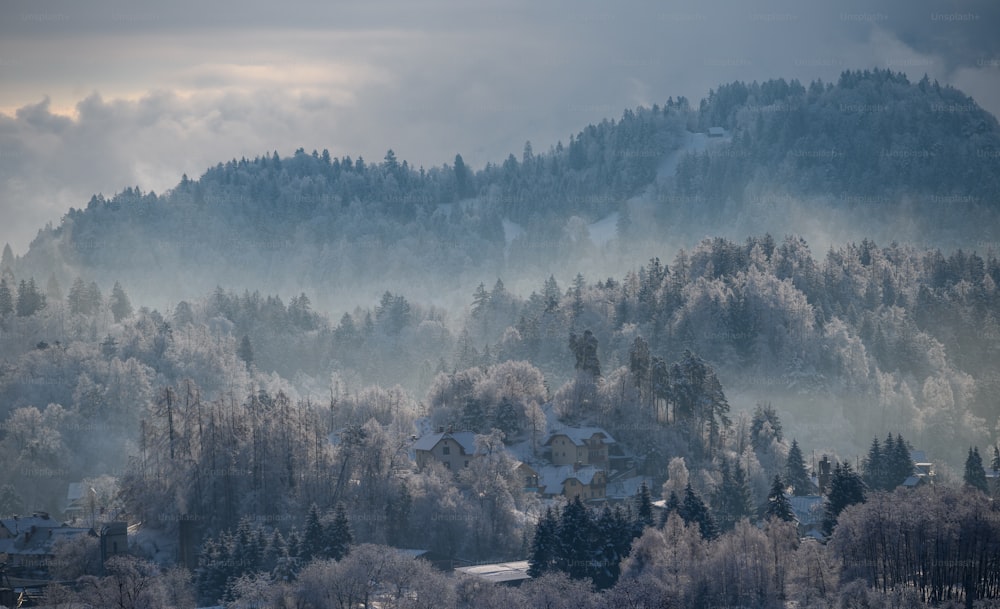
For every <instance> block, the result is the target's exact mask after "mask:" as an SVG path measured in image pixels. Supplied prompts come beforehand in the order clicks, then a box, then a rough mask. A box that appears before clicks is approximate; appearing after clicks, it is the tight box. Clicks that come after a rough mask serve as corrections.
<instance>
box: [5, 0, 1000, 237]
mask: <svg viewBox="0 0 1000 609" xmlns="http://www.w3.org/2000/svg"><path fill="white" fill-rule="evenodd" d="M935 5H939V6H948V7H949V8H948V9H946V10H941V9H940V8H934V7H935ZM963 7H970V8H969V11H971V12H974V13H976V14H979V15H980V17H979V19H978V20H972V21H968V20H967V21H965V22H962V21H957V20H954V19H951V20H942V19H932V18H931V15H932V13H934V14H937V13H940V14H951V13H955V14H961V13H962V11H964V10H965V8H963ZM969 11H966V12H969ZM925 17H926V19H925ZM997 24H998V20H997V9H995V8H993V7H991V6H990V3H989V2H986V1H980V0H976V1H974V2H965V3H962V2H957V3H951V4H943V3H940V2H939V1H937V0H920V1H919V2H917V3H912V2H910V1H909V0H906V2H904V1H903V0H883V1H881V2H878V3H875V4H873V3H870V2H865V3H862V2H860V0H851V1H850V2H848V3H846V4H838V5H836V6H829V7H828V6H824V5H820V6H816V5H812V4H803V3H800V2H789V1H786V0H765V1H763V2H754V3H752V4H746V3H742V2H735V1H733V0H708V1H706V2H695V1H687V2H682V3H671V4H670V5H669V6H667V5H663V3H660V2H651V1H631V2H624V3H619V4H615V5H610V4H607V3H605V2H596V1H583V2H569V1H568V0H561V1H557V2H551V3H529V2H527V1H526V0H525V1H520V2H500V1H499V0H496V1H491V2H487V3H477V4H476V5H475V6H474V7H473V6H470V5H469V4H468V3H463V2H458V1H457V0H448V1H446V0H439V1H437V2H432V3H421V4H420V5H417V4H415V3H403V2H398V1H380V2H366V3H358V4H356V5H349V6H343V5H341V3H327V2H320V1H318V0H316V1H307V2H298V3H295V4H293V5H287V4H279V3H271V4H268V5H266V6H254V5H248V4H246V3H239V4H236V3H232V2H210V3H202V2H195V1H194V0H182V1H180V2H177V3H171V4H170V6H161V5H157V4H152V3H148V4H146V3H137V2H135V1H133V0H129V1H127V2H126V1H124V0H122V1H118V0H99V1H97V2H90V3H80V2H77V1H76V0H7V1H6V2H4V3H3V5H2V6H0V82H3V83H4V86H3V87H0V108H7V111H6V112H7V113H8V114H7V115H6V116H3V115H0V216H3V218H4V222H2V223H0V242H4V241H9V242H11V244H12V245H13V246H14V247H15V249H16V250H18V251H23V250H24V249H25V248H26V246H27V244H28V241H29V240H30V238H31V237H32V236H33V235H34V232H35V231H36V230H37V228H39V227H40V226H41V225H42V224H44V223H45V222H47V221H52V222H57V221H58V220H59V218H60V216H61V215H62V214H63V213H65V211H66V210H67V209H68V208H69V207H70V206H76V207H80V206H83V205H85V204H86V201H87V200H88V199H89V197H90V195H91V194H93V193H96V192H103V193H105V194H106V195H107V194H111V193H113V192H115V191H117V190H120V189H121V188H123V187H124V186H126V185H139V186H140V187H142V188H143V189H145V190H150V189H152V190H156V191H162V190H163V189H166V188H169V187H171V186H173V185H175V184H176V183H177V181H178V180H179V177H180V175H181V173H185V172H186V173H187V174H188V175H189V176H192V177H194V176H197V175H199V174H200V173H201V172H202V171H203V170H204V169H205V168H206V167H207V166H209V165H213V164H215V163H217V162H219V161H225V160H227V159H230V158H233V157H240V156H248V157H252V156H255V155H258V154H261V153H264V152H266V151H270V150H277V151H279V153H281V154H290V153H292V152H293V151H294V150H295V149H296V148H298V147H300V146H301V147H304V148H305V149H306V150H312V149H314V148H315V149H320V150H321V149H323V148H329V149H330V151H331V153H333V154H336V155H345V154H349V155H351V156H354V157H356V156H357V155H359V154H360V155H363V156H364V157H365V158H366V159H367V160H369V161H373V160H375V161H377V160H380V159H381V158H382V155H383V154H384V153H385V151H386V149H388V148H393V149H394V150H395V152H396V154H397V156H398V157H399V158H401V159H408V160H409V161H410V162H411V163H414V164H416V165H424V166H430V165H437V164H440V163H443V162H450V161H451V159H452V158H453V157H454V155H455V153H461V154H462V155H463V157H464V158H465V160H466V162H468V163H470V164H472V165H473V166H482V165H483V164H484V163H486V162H490V161H493V162H499V161H502V160H503V158H504V157H506V155H507V154H508V153H514V154H520V150H521V147H522V146H523V144H524V142H525V140H529V139H530V140H531V141H532V143H533V144H534V146H535V148H536V150H542V149H545V148H547V147H548V146H549V145H553V144H554V143H555V142H556V141H557V140H563V141H564V142H565V141H566V139H567V138H568V136H569V134H570V133H572V132H576V131H578V130H579V129H581V128H583V127H584V126H585V125H586V124H587V123H590V122H595V121H599V120H601V119H603V118H615V117H617V116H620V114H621V112H622V110H624V109H625V108H626V107H631V106H635V105H637V104H650V103H654V102H662V101H664V100H665V99H666V98H667V97H668V96H677V95H685V96H687V97H689V98H690V99H691V100H692V101H693V102H697V100H698V99H699V98H700V97H702V96H704V95H706V94H707V92H708V90H709V88H712V87H715V86H717V85H719V84H721V83H724V82H728V81H732V80H735V79H741V80H748V81H749V80H755V79H756V80H762V79H767V78H772V77H784V78H799V79H800V80H803V81H806V82H808V81H810V80H813V79H816V78H822V79H823V80H826V81H830V80H836V78H837V77H838V75H839V74H840V72H841V71H843V70H845V69H855V68H870V67H881V68H884V67H891V68H893V69H897V70H902V71H905V72H907V73H908V74H910V76H911V78H919V77H920V76H921V75H922V74H923V73H925V72H926V73H928V74H930V75H931V76H932V77H933V78H938V79H940V80H942V81H943V82H954V83H955V84H958V85H960V86H966V87H968V91H969V92H970V93H972V94H974V95H976V97H977V99H980V100H981V102H982V103H984V105H986V106H987V107H988V108H989V109H991V110H992V111H994V112H996V111H997V110H998V109H1000V99H998V97H1000V96H998V95H997V94H996V91H997V90H1000V87H998V86H997V85H998V84H1000V79H998V75H1000V61H995V62H991V58H996V57H997V44H998V43H997V41H996V40H994V38H996V37H990V36H987V35H986V34H987V30H988V29H989V28H988V27H987V26H995V25H997ZM963 28H964V29H963ZM993 29H994V30H995V27H994V28H993ZM954 32H964V33H965V34H967V36H966V38H964V39H963V40H961V41H960V42H954V41H950V40H949V39H948V37H949V36H951V34H952V33H954ZM43 100H44V101H43Z"/></svg>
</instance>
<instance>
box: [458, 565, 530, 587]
mask: <svg viewBox="0 0 1000 609" xmlns="http://www.w3.org/2000/svg"><path fill="white" fill-rule="evenodd" d="M528 568H529V564H528V561H526V560H518V561H514V562H501V563H496V564H492V565H473V566H471V567H458V568H457V569H455V570H456V571H458V572H459V573H464V574H465V575H473V576H475V577H479V578H482V579H485V580H487V581H491V582H493V583H495V584H499V583H504V582H515V581H521V580H525V579H531V576H530V575H528Z"/></svg>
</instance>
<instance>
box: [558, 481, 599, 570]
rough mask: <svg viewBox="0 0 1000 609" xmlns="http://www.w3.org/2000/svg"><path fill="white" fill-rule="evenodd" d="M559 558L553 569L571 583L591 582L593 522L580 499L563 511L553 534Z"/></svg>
mask: <svg viewBox="0 0 1000 609" xmlns="http://www.w3.org/2000/svg"><path fill="white" fill-rule="evenodd" d="M556 535H557V536H558V538H559V555H558V558H557V560H556V566H557V567H558V568H559V570H560V571H562V572H563V573H566V574H567V575H569V576H570V577H571V578H572V579H591V577H592V574H593V567H594V537H595V535H594V520H593V518H592V517H591V515H590V510H588V509H587V506H585V505H583V502H582V501H581V500H580V497H579V496H577V497H574V498H573V501H570V502H569V504H567V505H566V507H565V508H564V509H563V512H562V517H561V518H560V519H559V528H558V530H557V531H556Z"/></svg>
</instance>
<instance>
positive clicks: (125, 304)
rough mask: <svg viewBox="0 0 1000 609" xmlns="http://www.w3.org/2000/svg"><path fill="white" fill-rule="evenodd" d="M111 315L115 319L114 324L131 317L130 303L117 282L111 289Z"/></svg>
mask: <svg viewBox="0 0 1000 609" xmlns="http://www.w3.org/2000/svg"><path fill="white" fill-rule="evenodd" d="M111 314H112V315H113V316H114V318H115V323H118V322H120V321H121V320H123V319H125V318H128V317H132V303H131V302H130V301H129V299H128V295H127V294H125V290H124V289H123V288H122V286H121V284H120V283H118V282H117V281H116V282H115V285H114V287H113V288H112V289H111Z"/></svg>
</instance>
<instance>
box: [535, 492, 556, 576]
mask: <svg viewBox="0 0 1000 609" xmlns="http://www.w3.org/2000/svg"><path fill="white" fill-rule="evenodd" d="M558 531H559V517H558V515H557V514H556V512H554V511H553V510H552V508H546V510H545V514H544V515H543V516H542V517H541V519H539V521H538V524H537V525H536V526H535V536H534V538H533V539H532V541H531V556H530V557H529V559H528V575H530V576H531V577H539V576H541V575H543V574H545V573H548V572H550V571H553V570H554V569H555V568H556V561H557V560H558V558H559V554H560V553H561V552H560V548H559V535H558Z"/></svg>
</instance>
